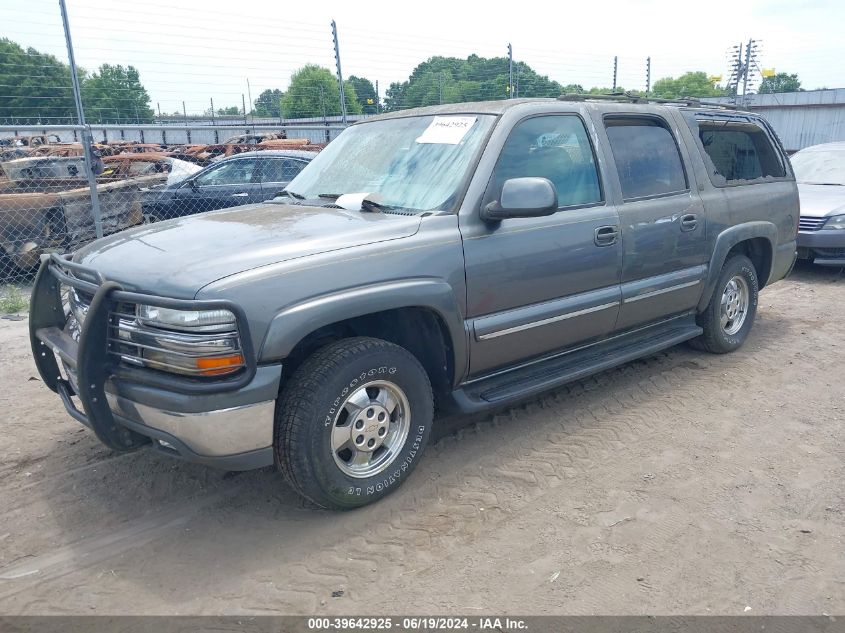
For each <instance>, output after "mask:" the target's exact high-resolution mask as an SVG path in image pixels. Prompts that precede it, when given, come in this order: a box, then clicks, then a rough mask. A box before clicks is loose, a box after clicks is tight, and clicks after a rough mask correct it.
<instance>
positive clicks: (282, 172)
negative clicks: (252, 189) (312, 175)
mask: <svg viewBox="0 0 845 633" xmlns="http://www.w3.org/2000/svg"><path fill="white" fill-rule="evenodd" d="M261 163H262V167H261V182H290V181H291V180H293V178H294V176H296V175H297V174H298V173H299V172H301V171H302V168H303V167H305V165H306V163H305V162H303V161H298V160H289V159H287V158H271V159H264V160H262V161H261Z"/></svg>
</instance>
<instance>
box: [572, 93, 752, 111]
mask: <svg viewBox="0 0 845 633" xmlns="http://www.w3.org/2000/svg"><path fill="white" fill-rule="evenodd" d="M557 99H558V101H614V102H617V103H658V104H663V105H678V106H687V107H690V108H716V109H721V110H739V109H740V108H739V107H738V106H735V105H733V104H729V103H702V101H701V100H700V99H698V98H696V97H680V98H678V99H661V98H658V97H645V96H643V95H639V94H636V93H633V92H608V93H602V94H592V93H583V92H569V93H566V94H562V95H560V96H559V97H558V98H557Z"/></svg>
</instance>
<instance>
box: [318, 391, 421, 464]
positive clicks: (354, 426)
mask: <svg viewBox="0 0 845 633" xmlns="http://www.w3.org/2000/svg"><path fill="white" fill-rule="evenodd" d="M410 428H411V407H410V405H409V404H408V397H407V396H406V395H405V392H404V391H402V389H400V388H399V386H398V385H396V384H394V383H392V382H387V381H383V380H376V381H373V382H368V383H366V384H364V385H362V386H361V387H358V388H357V389H356V390H355V391H353V392H352V393H351V394H349V395H348V396H347V397H346V399H345V400H344V401H343V404H342V405H341V406H340V409H339V410H338V413H337V416H335V420H334V426H332V438H331V445H332V456H333V457H334V461H335V464H337V467H338V468H340V470H341V471H342V472H343V473H344V474H346V475H349V476H350V477H356V478H364V477H372V476H373V475H377V474H378V473H380V472H382V471H383V470H385V469H386V468H387V467H388V466H390V464H392V463H393V461H394V460H395V459H396V457H397V456H398V455H399V452H400V451H401V450H402V447H403V446H404V445H405V439H406V438H407V437H408V430H409V429H410Z"/></svg>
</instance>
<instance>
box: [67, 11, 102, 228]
mask: <svg viewBox="0 0 845 633" xmlns="http://www.w3.org/2000/svg"><path fill="white" fill-rule="evenodd" d="M59 7H60V8H61V11H62V26H64V29H65V44H67V56H68V62H69V64H70V79H71V83H72V84H73V101H74V104H75V105H76V119H77V121H78V123H79V125H81V126H82V131H81V136H82V148H83V153H84V155H85V175H86V176H87V178H88V189H89V190H90V192H91V215H92V216H94V231H95V233H96V235H97V237H103V216H102V214H101V213H100V199H99V198H98V197H97V180H96V178H95V177H94V164H93V163H94V161H93V158H94V156H93V154H92V150H91V145H92V144H93V139H92V138H91V129H90V128H89V127H88V126H87V125H86V123H85V110H83V108H82V91H81V90H80V89H79V75H78V74H77V72H76V58H75V57H74V55H73V41H72V40H71V37H70V21H69V20H68V17H67V7H66V6H65V0H59Z"/></svg>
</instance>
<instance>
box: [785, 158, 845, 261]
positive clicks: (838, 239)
mask: <svg viewBox="0 0 845 633" xmlns="http://www.w3.org/2000/svg"><path fill="white" fill-rule="evenodd" d="M791 160H792V168H793V169H794V170H795V179H796V180H797V181H798V193H799V195H800V197H801V218H800V221H799V223H798V257H799V258H800V259H809V260H812V261H813V262H814V263H816V264H819V265H821V266H845V142H840V143H824V144H822V145H813V146H812V147H807V148H806V149H802V150H801V151H800V152H798V153H797V154H795V155H794V156H792V159H791Z"/></svg>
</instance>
